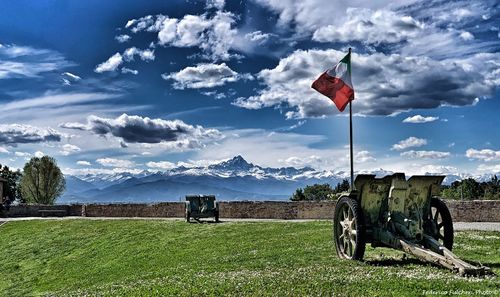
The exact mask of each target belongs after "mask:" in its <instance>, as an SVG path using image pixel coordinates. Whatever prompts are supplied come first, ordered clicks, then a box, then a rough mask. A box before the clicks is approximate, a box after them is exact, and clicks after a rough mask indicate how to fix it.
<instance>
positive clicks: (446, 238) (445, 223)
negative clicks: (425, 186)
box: [430, 198, 453, 251]
mask: <svg viewBox="0 0 500 297" xmlns="http://www.w3.org/2000/svg"><path fill="white" fill-rule="evenodd" d="M430 219H431V220H432V222H433V225H434V226H436V229H435V231H434V234H432V237H434V238H435V239H436V240H437V241H438V242H439V243H441V244H442V245H444V246H445V247H446V248H447V249H449V250H450V251H451V249H452V247H453V221H452V220H451V214H450V211H449V210H448V207H447V206H446V204H445V203H444V202H443V201H442V200H441V199H438V198H431V213H430Z"/></svg>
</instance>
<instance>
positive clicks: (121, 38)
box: [115, 34, 131, 43]
mask: <svg viewBox="0 0 500 297" xmlns="http://www.w3.org/2000/svg"><path fill="white" fill-rule="evenodd" d="M130 38H131V37H130V35H127V34H121V35H118V36H115V39H116V40H117V41H118V42H119V43H124V42H127V41H129V40H130Z"/></svg>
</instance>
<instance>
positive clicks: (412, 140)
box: [391, 136, 427, 151]
mask: <svg viewBox="0 0 500 297" xmlns="http://www.w3.org/2000/svg"><path fill="white" fill-rule="evenodd" d="M426 144H427V140H426V139H423V138H417V137H413V136H411V137H408V138H407V139H404V140H401V141H400V142H398V143H396V144H394V145H393V146H392V148H391V149H392V150H397V151H401V150H405V149H407V148H410V147H419V146H422V145H426Z"/></svg>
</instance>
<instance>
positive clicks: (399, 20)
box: [312, 7, 423, 44]
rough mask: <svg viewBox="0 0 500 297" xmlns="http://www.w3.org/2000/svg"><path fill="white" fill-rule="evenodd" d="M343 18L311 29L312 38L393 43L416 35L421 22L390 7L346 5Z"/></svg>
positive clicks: (420, 27)
mask: <svg viewBox="0 0 500 297" xmlns="http://www.w3.org/2000/svg"><path fill="white" fill-rule="evenodd" d="M346 18H347V20H346V21H345V22H343V23H342V24H340V25H337V24H335V25H328V26H324V27H320V28H319V29H317V30H315V31H314V34H313V37H312V39H313V40H315V41H319V42H339V41H340V42H349V41H357V40H359V41H361V42H363V43H366V44H378V43H382V42H387V43H397V42H401V41H403V40H406V39H407V38H409V37H414V36H416V35H417V33H418V32H419V30H420V29H422V28H423V25H422V24H421V23H420V22H418V21H417V20H415V19H414V18H412V17H411V16H407V15H403V16H401V15H398V14H397V13H395V12H393V11H390V10H385V9H382V10H376V11H372V10H371V9H368V8H352V7H350V8H347V10H346Z"/></svg>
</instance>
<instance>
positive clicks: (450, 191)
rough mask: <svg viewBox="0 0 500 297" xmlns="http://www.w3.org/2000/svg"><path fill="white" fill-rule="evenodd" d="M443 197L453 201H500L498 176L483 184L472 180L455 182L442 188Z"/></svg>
mask: <svg viewBox="0 0 500 297" xmlns="http://www.w3.org/2000/svg"><path fill="white" fill-rule="evenodd" d="M441 196H442V197H444V198H451V199H500V181H499V180H498V177H497V176H496V175H494V176H492V178H491V180H490V181H488V182H482V183H479V182H477V181H476V180H474V179H472V178H467V179H464V180H461V181H455V182H453V183H452V184H451V185H449V186H443V187H442V191H441Z"/></svg>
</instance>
